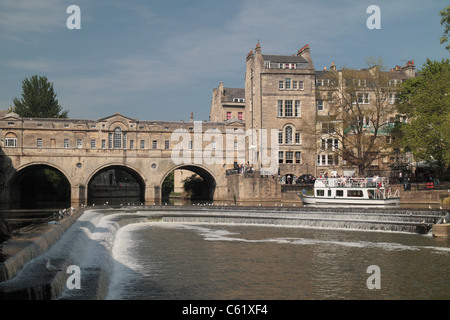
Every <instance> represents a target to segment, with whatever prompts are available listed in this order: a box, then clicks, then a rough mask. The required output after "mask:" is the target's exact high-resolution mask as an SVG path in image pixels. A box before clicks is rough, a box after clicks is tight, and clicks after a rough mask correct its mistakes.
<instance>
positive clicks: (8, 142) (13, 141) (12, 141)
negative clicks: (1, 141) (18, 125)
mask: <svg viewBox="0 0 450 320" xmlns="http://www.w3.org/2000/svg"><path fill="white" fill-rule="evenodd" d="M5 147H7V148H15V147H17V138H5Z"/></svg>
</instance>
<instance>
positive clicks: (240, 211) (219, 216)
mask: <svg viewBox="0 0 450 320" xmlns="http://www.w3.org/2000/svg"><path fill="white" fill-rule="evenodd" d="M445 215H448V213H447V212H446V211H431V210H408V209H361V208H338V209H336V208H334V209H329V208H306V207H301V208H300V207H299V208H279V207H278V208H273V207H270V208H268V207H234V206H214V207H212V206H209V205H206V206H194V205H193V206H184V207H179V206H136V207H127V208H112V207H110V208H102V209H100V208H99V209H97V208H95V210H94V208H92V209H89V210H85V211H84V213H82V214H81V213H80V215H79V217H74V218H73V220H74V221H73V223H72V224H71V226H70V227H69V228H67V230H66V231H65V232H63V233H62V232H61V231H57V232H56V231H53V233H54V235H53V236H51V237H49V236H48V235H44V236H43V238H45V241H44V242H42V241H41V242H40V244H39V245H30V246H28V247H27V248H25V249H24V250H22V251H21V252H20V253H19V254H17V255H16V256H15V257H12V258H10V259H8V260H7V261H5V263H3V264H1V265H0V267H1V268H0V269H1V270H3V273H2V278H1V279H0V299H2V300H3V299H71V300H74V299H105V297H106V296H107V293H108V285H109V281H110V277H111V274H112V270H113V261H114V258H113V257H112V248H113V243H114V239H115V235H116V233H117V231H118V230H119V229H120V228H121V227H123V226H125V225H128V224H132V223H143V222H152V221H153V222H157V221H163V222H172V223H192V224H203V223H212V224H244V225H257V224H259V225H268V226H287V227H307V228H336V229H352V230H371V231H383V232H407V233H427V232H428V231H429V229H430V228H431V225H432V224H435V223H439V222H440V220H441V219H443V217H444V216H445ZM70 218H72V217H70ZM54 227H55V230H59V229H58V228H61V226H58V225H55V226H54ZM50 233H51V232H50ZM36 242H39V240H37V241H36ZM47 258H48V259H50V261H51V263H52V264H53V265H55V266H56V267H57V268H60V269H62V271H60V272H56V273H51V272H49V271H47V270H46V268H45V261H46V259H47ZM11 259H13V260H14V261H13V262H14V263H11V261H12V260H11ZM70 265H77V266H79V267H80V269H81V272H82V276H81V289H79V290H77V289H72V290H71V289H68V288H67V286H66V282H67V279H68V278H69V276H70V275H71V274H70V273H67V272H66V270H67V267H68V266H70Z"/></svg>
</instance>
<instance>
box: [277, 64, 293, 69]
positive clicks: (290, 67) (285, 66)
mask: <svg viewBox="0 0 450 320" xmlns="http://www.w3.org/2000/svg"><path fill="white" fill-rule="evenodd" d="M278 68H280V69H297V64H296V63H279V64H278Z"/></svg>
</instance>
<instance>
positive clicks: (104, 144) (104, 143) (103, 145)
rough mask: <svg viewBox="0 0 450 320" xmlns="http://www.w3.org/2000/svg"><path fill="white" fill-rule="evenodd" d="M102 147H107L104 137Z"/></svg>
mask: <svg viewBox="0 0 450 320" xmlns="http://www.w3.org/2000/svg"><path fill="white" fill-rule="evenodd" d="M102 149H106V140H105V139H102Z"/></svg>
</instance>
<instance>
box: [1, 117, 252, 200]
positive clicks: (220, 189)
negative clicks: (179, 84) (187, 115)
mask: <svg viewBox="0 0 450 320" xmlns="http://www.w3.org/2000/svg"><path fill="white" fill-rule="evenodd" d="M239 129H243V130H244V129H245V125H244V123H243V122H242V121H229V122H225V123H211V122H197V121H196V122H194V121H193V119H192V117H191V121H190V122H184V121H179V122H163V121H140V120H136V119H131V118H128V117H125V116H123V115H120V114H115V115H112V116H109V117H106V118H103V119H98V120H77V119H38V118H31V119H30V118H20V117H19V116H18V115H17V114H14V113H12V112H10V113H8V114H6V115H5V116H4V117H3V118H0V139H1V145H0V146H1V150H0V153H1V155H0V201H1V202H9V201H17V200H20V188H19V182H20V180H21V179H22V178H23V177H24V176H26V175H27V174H28V173H29V172H31V171H33V170H37V169H39V168H43V167H50V168H53V169H55V170H57V171H59V172H60V173H61V174H63V175H64V177H65V178H66V179H67V181H68V182H69V184H70V188H71V203H72V205H73V206H77V205H80V204H86V203H87V202H88V200H89V199H88V186H89V183H90V182H91V181H92V180H93V179H94V178H95V177H96V176H97V175H98V174H99V173H101V172H105V171H107V170H110V169H121V170H124V171H126V172H128V173H129V174H131V175H132V176H133V177H134V178H135V179H136V181H137V182H138V183H139V186H140V198H141V202H145V203H146V204H151V203H153V202H158V201H160V199H161V186H162V183H163V181H164V179H165V178H166V177H167V175H168V174H169V173H170V172H172V171H173V170H176V169H187V170H190V171H193V172H195V173H197V174H198V175H199V176H201V177H202V178H203V180H206V181H207V182H208V185H209V190H208V191H207V192H208V194H209V197H210V198H211V199H214V200H220V199H230V198H229V194H228V191H227V181H226V180H227V179H226V178H225V177H226V174H225V173H226V170H227V169H230V168H232V167H233V166H234V164H233V163H229V162H227V163H225V162H220V161H216V162H215V163H214V159H213V158H212V157H214V154H215V152H218V151H220V150H218V149H217V148H216V142H217V141H216V142H213V141H214V139H211V137H208V134H209V133H211V132H213V133H214V132H221V133H225V132H227V130H231V132H233V131H234V132H240V130H239ZM199 130H200V131H199ZM176 132H178V134H177V135H174V133H176ZM180 133H182V134H185V135H186V134H187V136H188V137H190V138H189V140H190V141H185V140H184V139H182V138H180V136H181V135H180ZM197 135H201V136H199V137H197ZM211 135H213V134H211ZM224 136H225V135H223V137H224ZM216 137H217V136H216ZM215 139H217V138H215ZM223 139H225V138H223ZM180 141H181V142H180ZM197 142H198V145H197ZM180 145H183V146H184V148H183V150H180ZM217 145H218V146H220V145H221V144H220V143H217ZM225 145H226V143H225V141H224V143H223V144H222V146H225ZM199 146H201V148H202V149H205V150H210V151H211V152H210V153H209V154H206V153H203V155H202V157H201V158H200V161H199V160H198V159H195V156H196V151H197V149H198V148H199ZM208 148H209V149H208ZM223 148H224V147H223ZM186 150H187V151H190V150H192V152H191V154H190V155H189V153H188V156H187V158H186V154H185V153H183V155H184V160H185V161H184V162H180V156H181V155H182V152H185V151H186ZM174 155H175V156H174ZM177 155H179V156H177ZM237 156H238V155H237V152H234V151H233V159H234V160H233V162H236V163H239V164H240V163H243V160H239V159H238V157H237ZM208 157H209V158H208ZM186 159H188V160H189V161H186ZM208 159H209V160H208Z"/></svg>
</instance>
